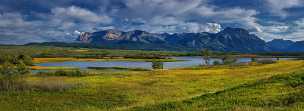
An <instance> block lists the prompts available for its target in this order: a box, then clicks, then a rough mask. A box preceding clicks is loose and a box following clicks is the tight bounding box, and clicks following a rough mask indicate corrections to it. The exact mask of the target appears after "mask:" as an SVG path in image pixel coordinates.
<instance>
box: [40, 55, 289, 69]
mask: <svg viewBox="0 0 304 111" xmlns="http://www.w3.org/2000/svg"><path fill="white" fill-rule="evenodd" d="M172 58H174V59H177V60H184V61H178V62H132V61H87V62H80V61H67V62H49V63H41V64H36V65H38V66H46V67H49V66H51V67H52V66H59V67H76V68H80V69H86V68H88V67H125V68H144V69H172V68H183V67H191V66H198V65H204V63H205V62H204V60H203V59H202V57H198V56H194V57H193V56H189V57H172ZM261 59H265V58H237V60H236V63H248V62H251V61H257V60H261ZM267 59H271V60H274V61H275V60H277V58H267ZM288 59H293V58H280V60H288ZM209 62H210V63H209V64H211V65H212V64H214V63H223V61H222V59H221V58H212V59H211V60H210V61H209Z"/></svg>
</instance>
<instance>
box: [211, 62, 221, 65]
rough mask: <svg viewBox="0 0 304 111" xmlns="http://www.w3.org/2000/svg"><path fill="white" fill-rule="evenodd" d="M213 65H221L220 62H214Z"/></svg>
mask: <svg viewBox="0 0 304 111" xmlns="http://www.w3.org/2000/svg"><path fill="white" fill-rule="evenodd" d="M213 65H221V62H220V61H213Z"/></svg>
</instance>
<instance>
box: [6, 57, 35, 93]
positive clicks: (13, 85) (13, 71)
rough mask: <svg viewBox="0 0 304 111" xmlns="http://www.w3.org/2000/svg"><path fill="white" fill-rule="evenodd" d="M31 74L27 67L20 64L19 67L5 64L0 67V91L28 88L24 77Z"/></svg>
mask: <svg viewBox="0 0 304 111" xmlns="http://www.w3.org/2000/svg"><path fill="white" fill-rule="evenodd" d="M28 73H29V69H28V68H27V66H26V65H25V64H24V63H22V62H20V63H19V64H17V65H14V64H11V63H8V62H5V63H4V64H2V65H1V67H0V90H1V91H8V90H24V89H26V88H27V86H26V83H25V81H24V80H23V76H24V75H26V74H28Z"/></svg>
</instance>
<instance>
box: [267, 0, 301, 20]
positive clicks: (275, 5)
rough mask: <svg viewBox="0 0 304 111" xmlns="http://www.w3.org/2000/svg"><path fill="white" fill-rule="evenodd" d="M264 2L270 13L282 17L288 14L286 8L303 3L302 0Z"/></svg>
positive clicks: (268, 0) (270, 0)
mask: <svg viewBox="0 0 304 111" xmlns="http://www.w3.org/2000/svg"><path fill="white" fill-rule="evenodd" d="M266 3H267V4H268V6H269V7H270V8H271V10H270V11H271V12H272V13H274V14H277V15H279V16H283V17H286V16H287V15H288V13H287V12H286V9H288V8H292V7H299V6H303V5H304V1H303V0H266Z"/></svg>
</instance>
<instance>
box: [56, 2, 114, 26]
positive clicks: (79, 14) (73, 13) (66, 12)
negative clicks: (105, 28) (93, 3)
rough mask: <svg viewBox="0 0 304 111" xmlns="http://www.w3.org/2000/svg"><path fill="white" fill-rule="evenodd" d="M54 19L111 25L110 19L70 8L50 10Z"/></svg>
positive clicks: (80, 9)
mask: <svg viewBox="0 0 304 111" xmlns="http://www.w3.org/2000/svg"><path fill="white" fill-rule="evenodd" d="M52 13H53V14H54V17H56V18H61V19H62V20H75V21H82V22H93V23H111V22H112V19H111V18H110V17H108V16H106V15H97V14H95V13H94V12H91V11H89V10H86V9H83V8H80V7H76V6H70V7H68V8H54V9H52Z"/></svg>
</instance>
